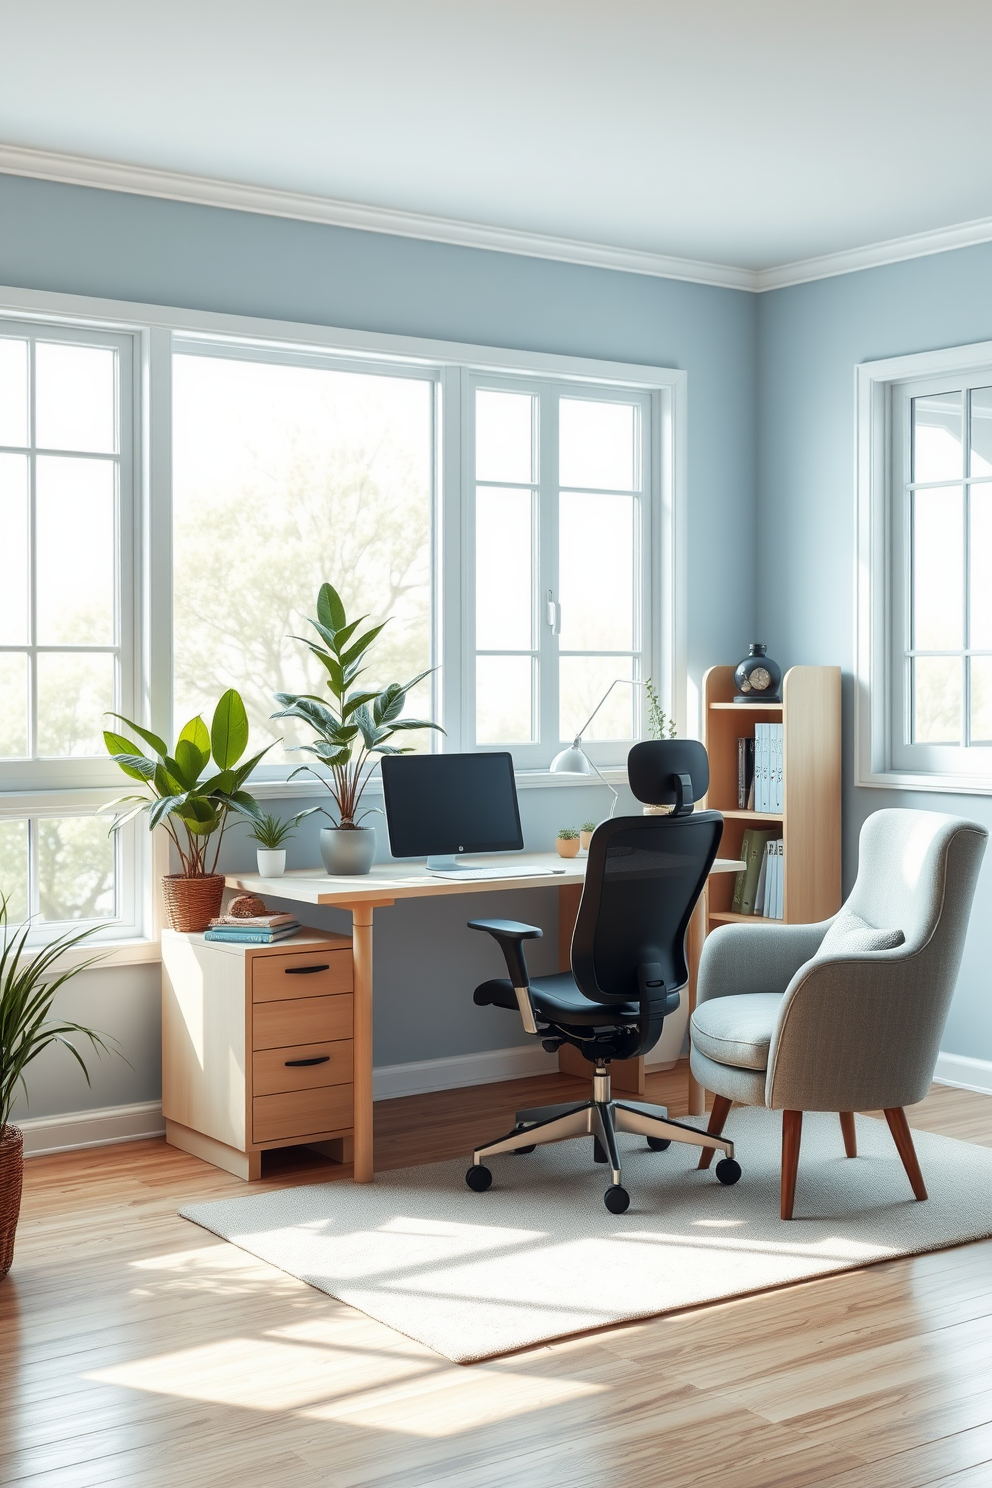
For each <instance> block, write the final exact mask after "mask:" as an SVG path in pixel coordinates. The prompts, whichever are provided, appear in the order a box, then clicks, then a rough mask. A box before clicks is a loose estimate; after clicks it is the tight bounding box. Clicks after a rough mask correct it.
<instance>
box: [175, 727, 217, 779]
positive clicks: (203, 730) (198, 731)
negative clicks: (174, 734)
mask: <svg viewBox="0 0 992 1488" xmlns="http://www.w3.org/2000/svg"><path fill="white" fill-rule="evenodd" d="M182 739H188V740H189V742H190V743H191V744H195V745H196V747H197V749H198V750H199V751H200V753H201V754H205V755H206V756H207V759H209V758H210V730H209V729H208V728H207V725H206V724H205V723H204V721H203V719H202V718H201V717H200V715H199V713H198V714H197V715H196V717H195V718H191V719H190V721H189V723H187V724H186V726H185V727H184V729H183V731H182V733H181V734H180V735H179V739H177V740H176V746H177V747H176V753H177V754H178V752H179V749H178V745H179V741H180V740H182ZM201 768H202V767H201Z"/></svg>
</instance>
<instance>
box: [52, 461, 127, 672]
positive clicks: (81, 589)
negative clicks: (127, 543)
mask: <svg viewBox="0 0 992 1488" xmlns="http://www.w3.org/2000/svg"><path fill="white" fill-rule="evenodd" d="M35 478H36V490H37V494H36V500H37V543H38V558H37V568H36V572H37V584H38V642H39V644H40V645H43V646H57V645H71V646H111V645H113V643H114V589H115V584H114V567H115V564H114V548H115V541H114V506H115V501H114V487H115V483H116V466H115V465H114V464H113V463H112V462H111V461H109V460H66V459H61V458H60V457H59V456H57V455H48V456H46V455H39V456H38V462H37V474H36V477H35Z"/></svg>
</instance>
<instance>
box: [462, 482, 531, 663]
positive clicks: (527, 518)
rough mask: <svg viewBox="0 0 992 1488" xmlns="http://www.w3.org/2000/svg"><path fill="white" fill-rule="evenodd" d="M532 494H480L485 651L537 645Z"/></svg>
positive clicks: (478, 639) (480, 616) (479, 616)
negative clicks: (534, 643)
mask: <svg viewBox="0 0 992 1488" xmlns="http://www.w3.org/2000/svg"><path fill="white" fill-rule="evenodd" d="M533 500H534V498H533V495H532V494H531V492H530V491H508V490H507V489H506V488H505V487H502V488H497V489H496V490H493V489H491V488H489V489H487V488H486V487H482V488H480V490H479V491H478V492H477V494H476V498H475V553H476V559H475V574H476V578H475V644H476V645H477V646H478V647H479V648H480V650H483V651H497V650H499V649H500V648H501V647H504V646H511V647H512V648H513V649H514V650H515V651H527V650H529V649H530V647H531V646H532V645H533V634H534V624H533V616H532V609H533V578H532V561H533V559H532V552H531V549H532V533H533V521H532V517H531V510H532V503H533Z"/></svg>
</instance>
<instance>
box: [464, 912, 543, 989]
mask: <svg viewBox="0 0 992 1488" xmlns="http://www.w3.org/2000/svg"><path fill="white" fill-rule="evenodd" d="M468 928H469V929H470V930H485V931H486V932H487V934H489V935H491V936H492V937H493V939H494V940H495V941H496V942H497V943H498V945H499V948H500V950H501V951H502V952H503V957H504V959H505V961H506V969H507V972H508V973H509V976H510V981H511V982H512V984H513V986H514V987H529V986H530V977H529V976H528V975H527V960H526V957H525V956H524V948H523V942H524V941H525V940H540V939H541V938H542V937H543V935H544V931H543V930H542V929H540V927H539V926H537V925H524V924H522V923H521V922H520V920H469V922H468Z"/></svg>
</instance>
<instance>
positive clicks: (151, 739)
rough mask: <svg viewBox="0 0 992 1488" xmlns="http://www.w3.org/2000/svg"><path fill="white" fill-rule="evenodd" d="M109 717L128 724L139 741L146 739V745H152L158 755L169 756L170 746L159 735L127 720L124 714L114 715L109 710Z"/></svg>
mask: <svg viewBox="0 0 992 1488" xmlns="http://www.w3.org/2000/svg"><path fill="white" fill-rule="evenodd" d="M107 717H108V718H119V719H120V721H121V723H126V724H127V726H128V728H129V729H131V730H132V731H133V732H134V733H136V734H137V736H138V738H139V739H144V741H145V743H146V744H150V745H151V746H152V748H153V749H154V751H155V753H156V754H158V755H162V756H165V755H167V754H168V752H169V746H168V744H166V742H165V740H164V739H160V738H159V736H158V734H153V733H150V732H149V730H148V729H143V728H142V727H141V725H140V724H138V723H132V721H131V719H130V718H125V717H124V714H123V713H112V712H110V710H109V709H108V710H107Z"/></svg>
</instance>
